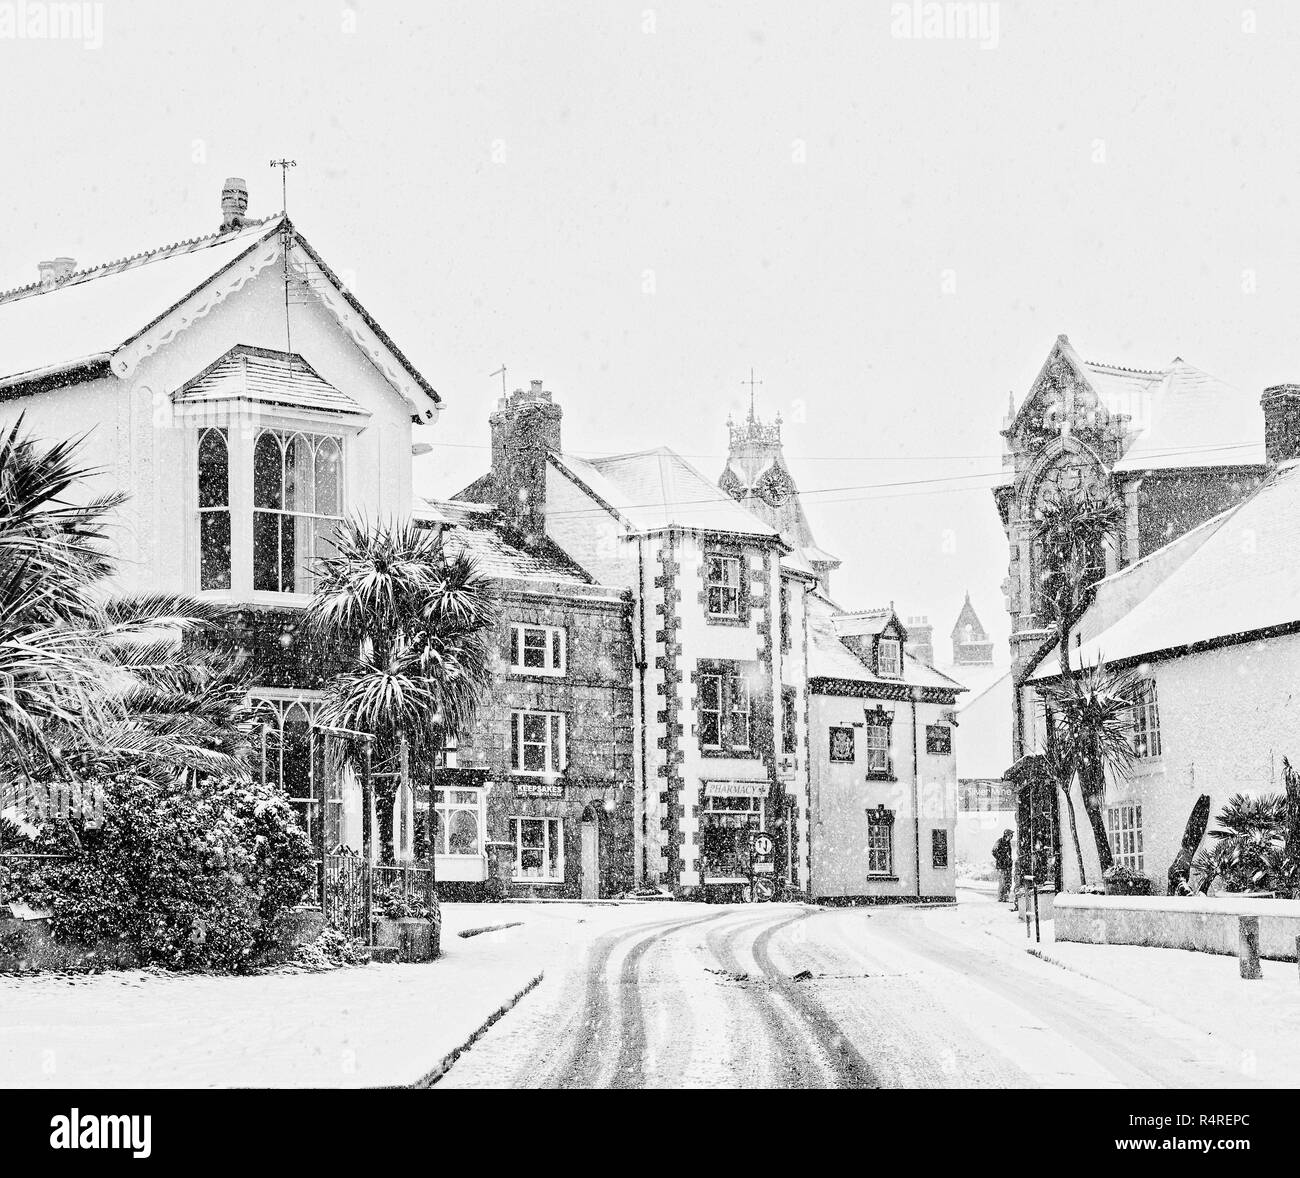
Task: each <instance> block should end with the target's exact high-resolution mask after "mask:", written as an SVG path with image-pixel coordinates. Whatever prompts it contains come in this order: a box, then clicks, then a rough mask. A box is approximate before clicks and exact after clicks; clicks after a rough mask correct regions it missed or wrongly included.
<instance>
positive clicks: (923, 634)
mask: <svg viewBox="0 0 1300 1178" xmlns="http://www.w3.org/2000/svg"><path fill="white" fill-rule="evenodd" d="M907 653H908V654H910V655H911V656H912V657H913V658H914V659H918V660H920V661H921V662H923V663H924V664H925V665H926V666H927V667H933V666H934V626H932V625H931V624H930V619H929V618H928V617H926V616H925V615H920V616H918V617H911V618H908V619H907Z"/></svg>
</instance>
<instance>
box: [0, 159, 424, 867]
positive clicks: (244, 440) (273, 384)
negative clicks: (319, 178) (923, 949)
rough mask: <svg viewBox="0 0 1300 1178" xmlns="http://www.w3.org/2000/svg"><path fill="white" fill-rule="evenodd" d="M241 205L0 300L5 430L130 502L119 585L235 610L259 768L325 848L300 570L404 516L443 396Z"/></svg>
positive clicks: (300, 249) (280, 233) (335, 821)
mask: <svg viewBox="0 0 1300 1178" xmlns="http://www.w3.org/2000/svg"><path fill="white" fill-rule="evenodd" d="M246 208H247V193H246V191H245V190H244V188H243V182H242V181H227V184H226V188H225V191H224V192H223V197H222V219H221V225H220V228H219V229H218V231H217V232H215V233H212V234H210V235H208V236H205V237H199V238H195V239H193V240H190V241H185V242H181V243H178V244H175V245H169V246H164V247H162V248H159V249H154V250H149V251H146V252H144V253H140V254H136V255H133V256H131V257H127V258H123V259H121V260H119V261H115V262H108V263H104V264H102V265H97V266H91V267H85V268H80V269H79V268H77V265H76V263H75V262H73V261H72V259H67V258H61V259H56V260H55V261H53V262H47V263H42V264H41V267H40V280H39V281H38V282H34V283H32V284H31V285H29V286H23V287H20V288H18V289H15V290H10V291H7V292H4V293H0V423H3V424H5V425H9V424H12V422H13V421H14V420H16V419H17V418H18V416H19V415H20V414H21V415H22V416H23V418H24V421H25V425H26V427H27V428H28V429H30V430H31V431H32V432H33V433H34V434H35V435H36V436H38V437H40V438H43V439H48V440H56V439H67V438H73V437H79V436H83V435H84V438H85V441H84V448H83V451H82V457H83V459H84V461H85V463H86V465H90V466H95V467H98V468H99V469H100V470H101V471H102V472H103V477H102V478H100V479H98V480H96V481H95V484H94V486H93V487H92V490H93V492H94V493H97V494H98V493H104V492H108V491H110V490H115V489H116V490H121V491H125V492H127V493H128V494H129V499H128V501H127V502H126V504H125V506H124V507H123V508H122V509H121V511H120V516H119V519H118V523H119V525H120V526H119V528H118V530H117V532H116V535H117V539H118V545H119V549H118V552H117V557H118V573H117V588H119V589H121V590H124V591H159V592H171V593H185V594H192V595H195V596H198V597H201V598H207V599H211V600H214V601H219V602H222V603H227V604H229V605H230V606H231V607H232V609H233V613H232V625H233V626H234V627H235V628H236V629H237V630H239V631H244V632H246V633H247V641H248V644H249V645H250V646H252V647H254V648H255V649H256V650H257V651H258V652H263V653H265V652H270V654H271V655H272V657H270V658H268V659H266V660H265V666H266V670H265V682H263V683H262V684H261V686H260V687H259V688H258V689H257V691H256V692H255V695H256V696H257V697H258V698H259V699H261V700H262V701H263V706H264V708H265V711H266V716H267V724H266V747H265V749H264V750H263V752H264V756H263V758H262V765H261V770H262V772H263V773H264V774H265V775H267V776H268V777H269V778H273V779H275V780H276V781H278V782H279V783H281V784H282V785H284V787H285V788H286V790H287V792H288V793H289V795H290V797H292V798H294V799H295V800H296V801H297V802H298V804H299V805H300V807H301V809H302V812H303V814H304V818H305V820H306V821H307V823H308V825H309V827H310V828H311V831H312V833H313V836H314V838H315V840H316V842H317V845H318V848H319V847H320V846H321V845H322V843H329V844H331V845H332V844H334V843H336V842H338V841H340V837H341V834H342V825H341V817H342V815H341V811H342V808H343V802H342V798H341V796H340V795H339V794H338V793H337V792H335V793H334V795H333V796H332V797H327V796H326V794H327V788H326V783H325V782H324V781H323V780H322V778H323V774H321V773H317V772H313V762H314V760H316V758H314V757H313V751H314V750H313V741H312V738H311V736H310V733H309V723H310V718H311V713H312V709H313V706H314V701H315V700H316V699H317V698H318V688H319V686H320V674H321V668H320V666H319V663H318V661H317V662H315V663H314V665H313V660H311V659H309V658H307V657H306V655H305V653H304V652H301V651H300V650H299V649H298V646H297V644H298V634H297V630H298V620H299V611H300V610H301V607H302V606H303V605H304V604H305V602H306V601H307V600H308V597H309V595H310V592H311V588H312V585H311V575H310V571H309V562H310V561H311V559H312V558H313V557H314V556H315V555H317V554H318V553H319V552H320V551H321V548H322V545H323V544H324V543H325V542H326V537H328V535H329V534H330V533H331V532H332V529H333V526H334V523H335V521H337V520H338V519H339V518H341V517H343V516H345V515H360V516H363V517H368V518H371V519H390V518H399V517H404V516H406V515H408V514H409V512H410V507H411V446H412V436H413V431H414V429H415V428H416V427H417V426H420V427H422V426H427V425H431V424H432V423H433V422H434V421H435V420H436V417H437V413H438V409H439V398H438V395H437V393H436V392H435V391H434V390H433V389H432V387H430V385H429V384H428V382H427V381H425V380H424V378H423V377H421V376H420V374H419V373H418V372H416V371H415V369H414V368H413V367H412V366H411V364H410V362H409V361H408V360H407V359H406V358H405V357H404V356H403V355H402V353H401V352H400V351H399V350H398V348H397V347H396V345H395V344H394V343H393V341H392V340H390V339H389V338H388V336H387V335H386V334H385V333H384V331H383V330H382V329H381V328H380V327H379V325H378V324H377V323H375V321H374V320H373V319H372V318H371V316H370V315H369V314H368V313H367V312H366V311H365V309H364V308H363V307H362V306H361V305H360V304H359V303H358V302H357V301H356V299H355V298H354V297H353V296H352V295H351V294H350V293H349V292H348V291H347V290H346V289H345V288H344V287H343V285H342V284H341V282H340V281H339V279H338V278H337V276H336V275H335V273H334V272H333V271H332V270H331V269H330V268H329V267H328V266H327V265H326V264H325V262H324V261H323V260H322V259H321V258H320V256H319V255H318V254H317V253H316V252H315V251H314V250H313V249H312V247H311V246H310V245H309V244H308V243H307V241H306V240H305V239H304V238H303V237H302V235H301V234H300V233H299V232H298V231H297V229H296V228H295V227H294V226H293V225H292V224H291V223H290V222H289V220H288V219H287V218H286V217H284V216H283V215H276V216H272V217H269V218H266V219H264V220H260V221H259V220H250V219H249V218H247V217H246V216H245V210H246ZM260 663H261V660H259V664H260ZM322 819H324V821H322Z"/></svg>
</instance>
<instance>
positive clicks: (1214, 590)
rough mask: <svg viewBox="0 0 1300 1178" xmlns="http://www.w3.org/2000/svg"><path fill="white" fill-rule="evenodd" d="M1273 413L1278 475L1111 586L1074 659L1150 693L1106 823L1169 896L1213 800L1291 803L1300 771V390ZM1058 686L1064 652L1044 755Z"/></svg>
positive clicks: (1041, 678) (1271, 400)
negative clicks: (1113, 670)
mask: <svg viewBox="0 0 1300 1178" xmlns="http://www.w3.org/2000/svg"><path fill="white" fill-rule="evenodd" d="M1263 404H1264V410H1265V435H1266V440H1267V452H1268V459H1269V462H1270V464H1271V468H1272V474H1270V475H1269V476H1268V478H1267V479H1266V480H1265V482H1264V483H1263V485H1262V486H1261V487H1260V488H1258V489H1257V490H1256V491H1254V492H1253V493H1252V494H1250V495H1249V496H1248V497H1247V498H1246V499H1244V500H1243V501H1242V502H1240V503H1238V504H1236V505H1235V506H1233V507H1231V508H1229V509H1228V510H1227V511H1224V512H1222V513H1221V514H1219V515H1216V516H1214V517H1213V518H1212V519H1210V520H1208V521H1206V522H1205V523H1202V524H1201V525H1200V526H1198V527H1195V528H1193V529H1192V530H1191V531H1189V532H1187V533H1186V534H1184V535H1183V536H1181V537H1180V538H1179V539H1177V540H1175V541H1174V542H1173V543H1171V544H1168V545H1166V546H1164V547H1163V548H1159V549H1157V550H1156V551H1154V552H1152V553H1151V554H1150V555H1148V556H1146V557H1143V558H1142V559H1140V560H1138V561H1136V562H1135V563H1133V564H1131V565H1128V566H1127V567H1125V568H1123V569H1121V570H1120V571H1118V572H1116V573H1113V574H1111V575H1110V576H1109V577H1106V578H1105V579H1104V580H1102V581H1100V582H1099V583H1098V584H1097V587H1096V596H1095V598H1094V600H1093V603H1092V605H1091V607H1090V608H1089V609H1088V611H1087V613H1086V614H1085V615H1084V617H1083V619H1082V621H1081V623H1080V624H1079V626H1078V628H1077V630H1076V643H1075V644H1074V645H1072V647H1071V650H1070V662H1071V666H1072V667H1073V668H1076V669H1077V668H1078V667H1079V666H1091V665H1094V664H1095V663H1096V662H1097V661H1098V660H1099V659H1101V660H1104V661H1105V662H1106V663H1107V664H1108V665H1110V666H1112V667H1133V668H1136V669H1137V670H1138V671H1139V673H1140V674H1141V676H1142V677H1143V679H1144V680H1145V695H1144V698H1143V701H1142V704H1141V706H1140V707H1139V708H1137V709H1136V711H1135V714H1134V717H1133V741H1134V746H1135V748H1136V750H1137V752H1138V759H1137V762H1136V764H1135V766H1134V769H1133V771H1132V773H1131V776H1130V778H1129V780H1117V779H1111V780H1109V781H1108V784H1107V792H1106V798H1105V819H1106V824H1107V828H1108V830H1109V832H1110V836H1111V845H1112V851H1113V853H1114V855H1115V858H1116V861H1117V862H1118V863H1121V864H1124V865H1126V866H1129V867H1133V868H1136V869H1137V870H1139V871H1143V872H1145V873H1146V874H1148V875H1150V876H1151V877H1152V879H1153V880H1154V882H1155V885H1156V890H1157V891H1164V890H1165V888H1166V886H1167V873H1168V870H1169V867H1170V864H1171V863H1172V862H1173V859H1174V857H1175V856H1176V855H1177V853H1178V850H1179V846H1180V844H1181V840H1182V836H1183V831H1184V828H1185V826H1186V823H1187V819H1188V816H1189V815H1190V813H1191V810H1192V806H1193V804H1194V803H1195V802H1196V799H1197V797H1198V796H1199V795H1201V794H1208V795H1209V796H1210V800H1211V814H1212V815H1214V814H1217V813H1218V812H1219V810H1220V809H1221V808H1222V806H1223V804H1224V803H1225V802H1226V801H1227V799H1228V798H1229V796H1231V795H1232V794H1234V793H1238V792H1243V793H1255V794H1258V793H1261V792H1266V791H1273V790H1281V789H1282V788H1283V787H1282V780H1281V769H1282V760H1283V758H1284V757H1285V758H1289V759H1290V760H1291V761H1292V763H1293V764H1300V461H1297V460H1298V459H1300V386H1297V385H1281V386H1277V387H1275V388H1271V389H1269V390H1267V391H1266V392H1265V394H1264V398H1263ZM1058 674H1059V664H1058V655H1057V653H1056V652H1055V649H1053V650H1052V651H1050V652H1048V653H1047V654H1046V655H1045V656H1044V657H1043V658H1042V660H1041V662H1039V663H1038V665H1037V666H1034V667H1032V668H1031V669H1030V672H1029V675H1028V684H1029V686H1028V687H1027V688H1026V694H1027V700H1026V712H1027V719H1029V718H1032V720H1033V725H1032V729H1031V740H1032V744H1031V747H1030V751H1033V749H1034V748H1041V744H1042V737H1043V722H1042V717H1041V709H1040V708H1039V707H1037V706H1036V705H1035V703H1034V700H1033V697H1034V694H1035V692H1034V689H1033V685H1034V684H1040V683H1043V682H1045V681H1047V680H1050V679H1052V678H1054V677H1056V676H1057V675H1058ZM1074 802H1075V809H1076V812H1077V813H1078V814H1079V820H1080V825H1081V827H1082V830H1081V833H1080V843H1081V845H1082V846H1083V850H1084V855H1085V869H1086V870H1088V871H1089V872H1091V873H1092V875H1091V879H1090V882H1092V881H1095V880H1096V878H1097V875H1096V873H1097V871H1098V863H1097V859H1096V852H1095V849H1094V847H1093V845H1092V840H1091V838H1090V836H1089V830H1088V828H1087V826H1086V821H1085V819H1084V817H1083V811H1082V809H1081V799H1080V798H1079V796H1078V788H1077V786H1076V787H1075V791H1074ZM1061 812H1062V815H1064V812H1065V810H1064V807H1063V806H1062V807H1061ZM1062 820H1063V821H1064V818H1063V819H1062ZM1211 827H1212V828H1213V818H1212V819H1211ZM1062 844H1063V847H1064V850H1063V853H1062V866H1063V868H1064V883H1065V886H1066V887H1067V888H1069V887H1072V886H1074V885H1076V884H1077V883H1078V868H1077V865H1076V863H1075V859H1074V854H1073V848H1072V846H1071V844H1070V841H1069V838H1068V835H1067V836H1065V837H1064V838H1063V839H1062Z"/></svg>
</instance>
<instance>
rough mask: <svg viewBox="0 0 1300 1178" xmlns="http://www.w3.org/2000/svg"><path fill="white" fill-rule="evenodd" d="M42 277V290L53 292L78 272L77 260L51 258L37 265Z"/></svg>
mask: <svg viewBox="0 0 1300 1178" xmlns="http://www.w3.org/2000/svg"><path fill="white" fill-rule="evenodd" d="M37 269H38V271H39V272H40V276H41V289H42V290H53V289H54V288H55V287H56V286H58V285H59V284H60V283H63V282H66V281H67V280H68V279H69V278H70V277H71V276H72V275H73V274H75V273H76V270H77V259H76V258H67V257H62V258H51V259H50V260H49V261H47V262H40V263H38V264H37Z"/></svg>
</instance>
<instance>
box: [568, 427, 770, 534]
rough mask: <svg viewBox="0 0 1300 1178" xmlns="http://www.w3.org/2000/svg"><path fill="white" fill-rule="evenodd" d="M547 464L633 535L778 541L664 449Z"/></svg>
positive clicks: (724, 494)
mask: <svg viewBox="0 0 1300 1178" xmlns="http://www.w3.org/2000/svg"><path fill="white" fill-rule="evenodd" d="M551 460H552V461H553V462H555V463H556V464H557V465H558V466H560V467H561V468H562V469H564V470H566V471H567V472H568V473H569V474H570V475H571V476H573V477H574V478H576V479H577V480H578V481H579V482H581V483H583V484H585V485H586V487H587V489H588V490H589V491H591V492H592V493H593V494H594V495H596V496H597V497H598V498H599V499H601V500H602V501H603V502H604V503H605V504H607V505H608V507H609V508H611V509H612V510H613V511H614V512H616V513H617V514H618V515H619V516H620V517H621V518H622V519H624V520H625V521H626V522H627V523H628V524H629V525H631V527H632V528H633V529H635V530H636V531H638V532H656V531H662V530H663V529H665V528H685V529H692V530H695V531H710V532H731V533H735V534H737V535H743V536H761V537H764V538H770V539H773V540H775V539H778V538H779V536H778V533H777V532H776V530H775V529H774V528H772V527H771V526H769V525H768V524H765V523H764V522H763V521H762V520H760V519H759V518H758V517H757V516H756V515H754V514H753V513H752V512H749V511H746V510H745V508H743V507H741V506H740V504H739V503H737V502H736V501H735V500H734V499H733V498H732V497H731V496H730V495H728V494H727V493H726V492H725V491H723V490H722V489H721V488H719V487H717V486H715V485H714V484H713V483H711V482H710V481H709V480H708V479H707V478H705V477H704V475H702V474H701V473H700V472H699V471H698V470H696V469H695V467H693V466H692V465H691V464H690V463H689V462H687V461H686V459H684V458H683V457H682V456H681V455H680V454H676V453H674V452H673V451H672V450H669V449H667V448H666V447H662V446H661V447H659V448H658V449H655V450H643V451H640V452H638V453H635V454H619V455H616V456H614V457H610V458H595V459H584V458H577V457H575V456H574V455H571V454H552V455H551Z"/></svg>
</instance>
